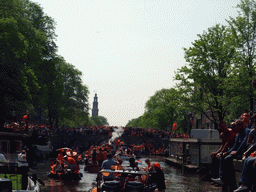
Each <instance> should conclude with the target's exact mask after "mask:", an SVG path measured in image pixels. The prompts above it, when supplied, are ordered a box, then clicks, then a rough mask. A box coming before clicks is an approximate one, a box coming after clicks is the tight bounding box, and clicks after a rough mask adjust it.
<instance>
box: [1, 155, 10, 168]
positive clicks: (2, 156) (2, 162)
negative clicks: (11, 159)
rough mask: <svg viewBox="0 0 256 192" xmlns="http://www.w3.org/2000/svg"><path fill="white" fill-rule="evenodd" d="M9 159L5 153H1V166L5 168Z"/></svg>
mask: <svg viewBox="0 0 256 192" xmlns="http://www.w3.org/2000/svg"><path fill="white" fill-rule="evenodd" d="M7 164H8V161H7V160H6V158H5V156H4V154H2V153H0V168H1V169H4V168H5V167H7Z"/></svg>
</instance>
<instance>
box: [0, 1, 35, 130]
mask: <svg viewBox="0 0 256 192" xmlns="http://www.w3.org/2000/svg"><path fill="white" fill-rule="evenodd" d="M0 6H1V10H0V31H1V33H0V45H1V46H0V78H1V84H0V93H1V99H0V107H1V112H0V128H2V127H3V124H4V122H5V118H6V117H7V116H8V115H9V114H10V113H11V111H14V110H17V109H18V106H20V102H24V103H25V102H29V101H30V99H31V93H30V91H31V88H32V87H33V89H37V88H38V85H37V83H36V77H35V75H34V72H33V70H32V68H31V67H30V66H29V65H28V64H27V63H26V61H27V60H28V59H27V56H28V52H29V46H30V41H29V40H28V39H27V38H26V35H25V33H24V31H22V30H21V28H27V29H31V30H29V31H26V33H27V32H28V33H30V35H31V36H37V32H36V30H33V26H32V25H31V24H30V23H29V22H24V21H26V20H27V18H26V16H25V15H24V14H23V13H24V12H25V8H24V6H23V2H22V1H19V0H10V1H1V3H0Z"/></svg>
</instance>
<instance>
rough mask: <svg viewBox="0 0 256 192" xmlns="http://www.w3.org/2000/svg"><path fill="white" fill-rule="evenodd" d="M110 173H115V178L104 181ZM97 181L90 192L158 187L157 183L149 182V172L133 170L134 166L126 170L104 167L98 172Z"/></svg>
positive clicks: (153, 188) (144, 189) (152, 189)
mask: <svg viewBox="0 0 256 192" xmlns="http://www.w3.org/2000/svg"><path fill="white" fill-rule="evenodd" d="M110 174H113V175H114V177H115V179H114V180H112V181H107V180H106V181H104V176H105V177H107V176H109V175H110ZM96 181H97V184H96V186H95V187H94V188H93V189H91V190H89V192H102V191H104V192H111V191H115V192H121V191H124V192H128V191H129V192H130V191H143V192H153V191H154V190H155V189H156V188H157V186H156V184H155V183H152V182H149V173H148V172H146V171H133V169H132V168H129V169H125V170H110V169H103V170H101V171H99V172H98V174H97V179H96Z"/></svg>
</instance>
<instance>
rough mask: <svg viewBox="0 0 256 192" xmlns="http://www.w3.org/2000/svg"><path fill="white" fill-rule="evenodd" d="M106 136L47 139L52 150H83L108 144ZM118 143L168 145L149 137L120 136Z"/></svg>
mask: <svg viewBox="0 0 256 192" xmlns="http://www.w3.org/2000/svg"><path fill="white" fill-rule="evenodd" d="M110 138H111V137H109V136H108V135H93V134H89V135H86V134H85V135H82V134H78V133H76V134H72V135H68V134H59V135H54V136H51V137H50V138H49V140H50V142H51V145H52V147H53V148H54V149H58V148H61V147H76V146H82V147H83V148H85V149H87V148H89V147H90V146H91V145H94V146H95V145H99V144H100V143H103V142H108V141H109V139H110ZM118 139H120V141H123V142H124V143H125V144H127V145H132V144H135V145H139V144H143V143H151V146H154V147H155V148H158V147H162V146H163V144H164V145H165V146H166V147H167V146H168V144H169V141H168V140H167V139H161V138H159V137H150V136H146V135H145V136H127V135H122V136H121V137H119V138H118Z"/></svg>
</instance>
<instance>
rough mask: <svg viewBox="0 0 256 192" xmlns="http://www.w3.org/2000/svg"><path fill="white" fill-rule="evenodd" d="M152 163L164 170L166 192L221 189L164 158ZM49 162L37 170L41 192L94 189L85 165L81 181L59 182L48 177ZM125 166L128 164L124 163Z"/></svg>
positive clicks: (157, 158) (68, 191)
mask: <svg viewBox="0 0 256 192" xmlns="http://www.w3.org/2000/svg"><path fill="white" fill-rule="evenodd" d="M150 159H151V162H152V163H155V162H158V163H160V164H161V167H162V170H163V172H164V174H165V180H166V183H167V188H166V192H171V191H174V192H204V191H205V192H217V191H220V190H221V189H220V187H215V186H214V185H210V182H209V181H203V180H202V178H203V177H204V176H205V175H201V174H196V173H191V172H186V171H184V170H182V169H180V168H178V167H175V166H172V165H169V164H167V163H165V162H164V158H163V157H158V156H157V157H151V158H150ZM140 160H141V161H142V165H139V167H146V163H145V158H141V159H140ZM49 164H50V162H49V161H45V162H42V163H38V164H37V167H36V170H37V174H38V177H39V178H40V179H42V180H43V181H44V183H45V186H41V191H43V192H44V191H45V192H78V191H79V192H87V191H88V190H90V189H91V188H92V183H93V182H95V181H96V173H87V172H85V171H84V165H81V167H80V172H81V173H82V174H83V177H82V180H80V181H71V182H67V181H59V180H54V179H50V178H48V177H47V175H48V173H49ZM123 165H124V166H125V165H128V162H127V164H126V162H125V161H124V164H123Z"/></svg>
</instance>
